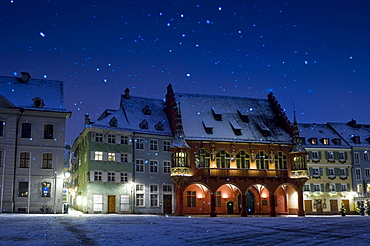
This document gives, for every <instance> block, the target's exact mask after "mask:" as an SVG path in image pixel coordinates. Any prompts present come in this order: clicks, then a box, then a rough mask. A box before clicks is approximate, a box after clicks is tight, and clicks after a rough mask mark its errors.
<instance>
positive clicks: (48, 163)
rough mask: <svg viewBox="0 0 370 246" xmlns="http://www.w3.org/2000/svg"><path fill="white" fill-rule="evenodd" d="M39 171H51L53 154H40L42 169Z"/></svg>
mask: <svg viewBox="0 0 370 246" xmlns="http://www.w3.org/2000/svg"><path fill="white" fill-rule="evenodd" d="M41 169H53V153H50V152H48V153H43V154H42V167H41Z"/></svg>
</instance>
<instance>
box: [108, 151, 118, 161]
mask: <svg viewBox="0 0 370 246" xmlns="http://www.w3.org/2000/svg"><path fill="white" fill-rule="evenodd" d="M108 161H116V153H112V152H108Z"/></svg>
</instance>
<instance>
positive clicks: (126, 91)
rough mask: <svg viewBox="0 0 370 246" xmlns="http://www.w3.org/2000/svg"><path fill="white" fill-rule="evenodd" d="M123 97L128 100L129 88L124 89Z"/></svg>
mask: <svg viewBox="0 0 370 246" xmlns="http://www.w3.org/2000/svg"><path fill="white" fill-rule="evenodd" d="M124 97H125V98H126V99H130V89H129V88H126V89H125V95H124Z"/></svg>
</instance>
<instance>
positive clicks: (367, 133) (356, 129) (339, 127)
mask: <svg viewBox="0 0 370 246" xmlns="http://www.w3.org/2000/svg"><path fill="white" fill-rule="evenodd" d="M328 124H329V125H330V126H331V127H332V128H333V129H334V130H335V131H336V132H338V134H340V135H341V136H342V138H344V139H345V140H346V141H347V143H348V144H349V145H351V146H352V147H370V125H365V124H357V123H356V121H355V120H352V121H350V122H347V123H330V122H329V123H328Z"/></svg>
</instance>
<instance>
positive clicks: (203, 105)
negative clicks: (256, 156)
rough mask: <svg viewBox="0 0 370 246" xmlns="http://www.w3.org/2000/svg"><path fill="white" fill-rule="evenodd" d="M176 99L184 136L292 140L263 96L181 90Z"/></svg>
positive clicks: (195, 138) (212, 138) (208, 138)
mask: <svg viewBox="0 0 370 246" xmlns="http://www.w3.org/2000/svg"><path fill="white" fill-rule="evenodd" d="M176 101H177V102H178V103H179V108H180V111H181V115H182V122H183V128H184V133H185V138H186V140H224V141H240V142H242V141H243V142H268V143H271V142H275V143H289V144H291V143H292V136H291V135H290V134H289V133H288V132H287V131H286V130H284V128H283V127H282V126H281V125H280V124H279V121H278V119H277V115H276V113H275V112H274V111H273V109H272V106H271V103H270V102H269V101H268V100H267V99H266V100H265V99H254V98H246V97H231V96H214V95H192V94H181V96H177V99H176Z"/></svg>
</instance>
